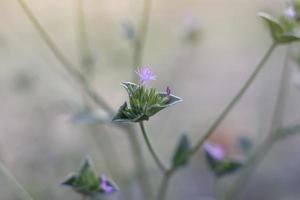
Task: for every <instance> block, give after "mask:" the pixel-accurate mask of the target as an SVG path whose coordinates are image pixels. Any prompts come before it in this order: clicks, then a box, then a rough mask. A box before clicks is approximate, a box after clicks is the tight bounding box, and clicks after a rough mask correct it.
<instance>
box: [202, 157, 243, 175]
mask: <svg viewBox="0 0 300 200" xmlns="http://www.w3.org/2000/svg"><path fill="white" fill-rule="evenodd" d="M205 157H206V161H207V163H208V165H209V167H210V169H211V170H212V172H213V173H214V174H215V176H217V177H222V176H224V175H229V174H231V173H234V172H236V171H237V170H238V169H240V168H241V167H242V166H243V165H242V163H241V162H238V161H235V160H229V159H222V160H217V159H215V158H214V157H213V156H211V155H210V154H209V153H208V152H205Z"/></svg>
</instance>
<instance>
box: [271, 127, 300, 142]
mask: <svg viewBox="0 0 300 200" xmlns="http://www.w3.org/2000/svg"><path fill="white" fill-rule="evenodd" d="M296 134H300V125H299V124H296V125H290V126H287V127H284V128H281V129H279V130H278V131H277V135H276V136H277V139H284V138H286V137H289V136H293V135H296Z"/></svg>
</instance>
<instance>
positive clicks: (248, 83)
mask: <svg viewBox="0 0 300 200" xmlns="http://www.w3.org/2000/svg"><path fill="white" fill-rule="evenodd" d="M276 46H277V43H273V44H272V45H271V46H270V48H269V49H268V51H267V52H266V54H265V55H264V56H263V58H262V59H261V61H260V62H259V63H258V65H257V67H256V68H255V70H254V71H253V73H252V74H251V76H250V77H249V78H248V80H247V81H246V82H245V84H244V85H243V87H242V88H241V89H240V90H239V92H238V93H237V94H236V96H235V97H234V98H233V99H232V100H231V101H230V103H229V104H228V105H227V106H226V107H225V109H224V110H223V112H222V113H221V114H220V115H219V117H218V118H217V119H216V121H215V122H214V123H213V124H212V125H211V127H210V128H209V129H208V130H207V131H206V132H205V134H204V136H203V137H202V138H201V139H200V140H199V141H198V143H197V144H196V145H195V147H194V148H193V149H192V150H191V155H193V154H195V153H196V152H197V151H198V149H200V148H201V146H202V144H203V143H204V142H205V140H206V139H207V138H208V137H209V136H210V135H211V134H212V133H213V132H214V131H215V130H216V128H217V127H218V126H219V124H220V123H221V122H222V121H223V119H224V118H225V117H226V116H227V114H228V113H229V112H230V111H231V110H232V108H233V107H234V106H235V105H236V104H237V103H238V102H239V100H240V99H241V97H242V96H243V95H244V94H245V92H246V91H247V89H248V88H249V87H250V85H251V84H252V82H253V81H254V79H255V78H256V76H257V74H258V73H259V72H260V71H261V69H262V68H263V66H264V64H265V63H266V61H267V60H268V59H269V57H270V56H271V54H272V52H273V51H274V49H275V47H276Z"/></svg>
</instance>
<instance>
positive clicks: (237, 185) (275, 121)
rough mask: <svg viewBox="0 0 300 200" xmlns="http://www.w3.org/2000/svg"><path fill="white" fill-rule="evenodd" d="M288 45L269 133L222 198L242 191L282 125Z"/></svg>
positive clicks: (286, 80)
mask: <svg viewBox="0 0 300 200" xmlns="http://www.w3.org/2000/svg"><path fill="white" fill-rule="evenodd" d="M290 48H291V47H290V46H289V47H288V48H287V52H286V56H285V61H284V66H283V70H282V75H281V80H280V86H279V90H278V95H277V98H276V102H275V106H274V107H275V109H274V113H273V117H272V121H271V128H270V133H269V135H268V136H267V138H266V139H265V142H264V143H263V144H261V146H260V148H259V149H258V150H257V151H256V152H255V153H254V154H253V156H252V157H250V158H249V160H248V162H247V163H246V165H245V166H246V168H245V169H244V171H243V173H242V174H241V175H240V176H239V177H238V178H237V179H236V181H235V182H234V183H233V185H232V187H231V189H230V190H229V191H228V192H227V193H226V195H225V199H224V200H232V199H235V197H236V196H237V195H238V193H239V192H241V191H242V188H244V187H245V184H246V183H247V181H249V178H250V176H251V175H252V173H253V172H254V169H255V167H256V166H257V164H259V162H260V161H261V160H262V159H263V158H264V156H265V155H266V154H267V152H269V151H270V149H271V148H272V146H273V144H274V143H275V142H276V137H277V135H276V134H277V133H278V131H276V130H279V128H280V127H281V126H282V114H283V110H284V107H285V103H286V97H287V94H286V93H287V91H288V90H287V87H288V78H289V73H288V62H289V56H290Z"/></svg>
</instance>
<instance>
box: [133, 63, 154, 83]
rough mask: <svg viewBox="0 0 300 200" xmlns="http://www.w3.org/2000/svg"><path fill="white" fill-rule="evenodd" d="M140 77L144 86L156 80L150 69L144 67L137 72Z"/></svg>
mask: <svg viewBox="0 0 300 200" xmlns="http://www.w3.org/2000/svg"><path fill="white" fill-rule="evenodd" d="M137 74H138V75H139V77H140V84H141V85H143V84H144V83H145V82H146V81H152V80H156V76H155V74H154V73H153V71H152V70H151V69H150V68H149V67H142V68H140V69H138V70H137Z"/></svg>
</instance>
